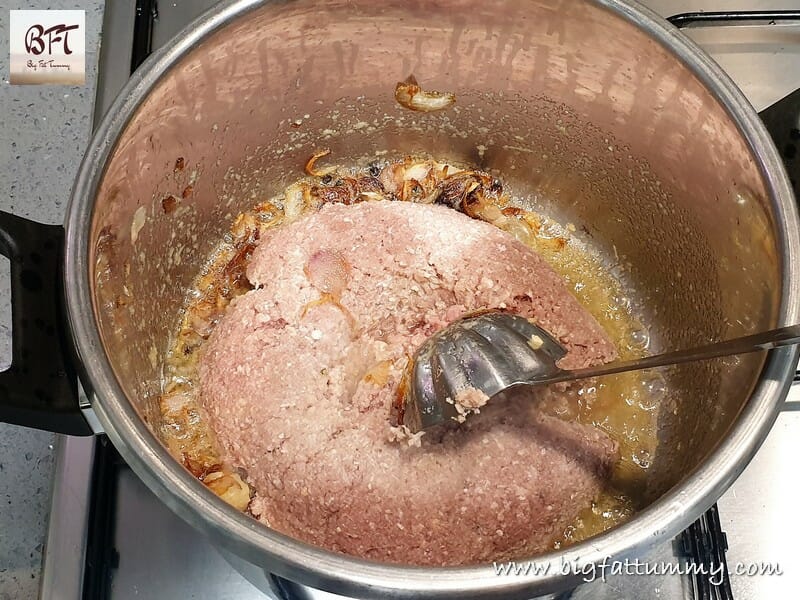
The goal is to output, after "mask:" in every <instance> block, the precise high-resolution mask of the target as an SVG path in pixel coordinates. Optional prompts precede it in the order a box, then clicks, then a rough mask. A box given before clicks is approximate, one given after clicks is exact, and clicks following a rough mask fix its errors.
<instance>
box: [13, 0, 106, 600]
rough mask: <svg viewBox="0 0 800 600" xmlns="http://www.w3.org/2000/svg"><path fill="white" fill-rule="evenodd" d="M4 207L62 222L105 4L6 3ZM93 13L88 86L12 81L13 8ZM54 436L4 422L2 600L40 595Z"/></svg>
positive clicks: (85, 129)
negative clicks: (10, 34)
mask: <svg viewBox="0 0 800 600" xmlns="http://www.w3.org/2000/svg"><path fill="white" fill-rule="evenodd" d="M0 6H1V7H2V8H0V210H4V211H10V212H13V213H15V214H17V215H20V216H24V217H30V218H32V219H35V220H38V221H42V222H45V223H61V222H62V221H63V218H64V211H65V208H66V203H67V199H68V197H69V190H70V187H71V186H72V180H73V178H74V177H75V173H76V171H77V168H78V164H79V162H80V159H81V157H82V156H83V151H84V149H85V147H86V143H87V140H88V136H89V131H90V125H91V122H90V115H91V109H92V103H93V100H94V88H95V83H94V82H95V73H96V63H97V51H98V45H99V41H100V26H101V23H102V17H103V2H102V0H46V1H45V0H34V1H33V2H30V1H28V2H24V1H22V0H10V1H8V0H6V1H4V2H2V3H0ZM21 8H64V9H68V8H69V9H75V8H78V9H80V8H82V9H84V10H86V25H87V39H86V52H87V56H86V75H87V79H86V85H84V86H81V87H69V86H52V85H38V86H37V85H34V86H20V85H10V84H9V83H8V47H9V46H8V20H9V12H8V11H9V9H21ZM7 273H8V267H7V261H5V260H3V264H2V266H0V365H3V366H4V365H7V364H8V363H9V362H10V350H11V341H10V335H11V330H10V317H9V292H8V285H7V282H8V275H7ZM52 443H53V436H52V435H51V434H49V433H43V432H38V431H32V430H29V429H25V428H22V427H13V426H9V425H3V424H0V600H17V599H20V600H23V599H24V600H28V599H29V598H35V597H36V595H37V591H38V586H39V571H40V564H41V560H42V555H41V551H42V542H43V540H44V534H45V527H46V525H47V507H48V506H49V502H50V485H51V476H52V462H53V456H52Z"/></svg>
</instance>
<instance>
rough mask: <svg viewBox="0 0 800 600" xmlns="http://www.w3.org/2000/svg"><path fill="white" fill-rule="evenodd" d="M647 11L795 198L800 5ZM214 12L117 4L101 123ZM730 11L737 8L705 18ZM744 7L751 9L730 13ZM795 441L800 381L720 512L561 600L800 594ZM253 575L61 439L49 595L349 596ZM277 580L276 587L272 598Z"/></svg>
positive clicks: (178, 4) (125, 475)
mask: <svg viewBox="0 0 800 600" xmlns="http://www.w3.org/2000/svg"><path fill="white" fill-rule="evenodd" d="M644 3H645V4H646V5H648V6H649V7H650V8H652V9H654V10H656V11H657V12H659V13H660V14H662V15H663V16H665V17H672V20H673V23H675V24H676V25H678V26H681V27H683V28H684V30H685V32H686V33H687V34H688V35H690V37H692V38H693V39H694V40H695V41H696V42H697V43H699V44H700V45H701V46H702V47H703V48H704V49H705V50H706V51H707V52H709V53H710V54H711V56H712V57H713V58H714V59H715V60H717V62H719V64H720V65H721V66H722V67H723V68H725V69H726V70H727V71H728V73H729V74H730V75H731V76H732V77H733V79H734V80H735V81H736V83H737V84H738V85H739V86H740V87H741V88H742V90H743V91H744V92H745V95H746V96H747V97H748V99H749V100H750V101H751V103H752V104H753V106H754V107H755V108H756V110H758V111H761V116H762V119H763V120H764V122H765V123H766V125H767V128H768V129H769V131H770V133H771V134H772V136H773V138H774V140H775V142H776V145H777V147H778V149H779V150H780V151H781V152H782V153H783V155H784V158H785V162H786V166H787V169H788V171H789V174H790V177H791V178H792V185H793V186H794V189H795V192H796V193H797V192H798V184H800V158H796V157H795V154H796V152H797V146H798V145H800V69H797V67H796V65H797V60H798V58H797V56H798V53H800V11H796V12H795V13H793V14H783V15H782V18H778V17H777V16H776V15H772V14H763V13H764V11H774V10H780V9H784V10H785V9H791V8H795V7H792V6H790V5H791V4H792V3H791V2H778V1H776V2H766V1H755V0H751V1H748V0H735V1H734V0H726V1H725V2H719V3H718V4H717V5H716V6H715V5H714V4H713V2H708V1H705V0H646V1H645V2H644ZM213 4H214V2H213V1H211V0H191V1H190V0H171V1H168V2H167V1H164V0H161V1H160V2H158V3H156V0H114V1H113V2H111V1H110V0H109V1H108V2H107V3H106V8H105V17H104V22H103V32H102V37H103V43H102V47H101V53H100V64H99V75H98V86H97V97H96V104H95V122H97V121H99V119H100V117H102V115H103V114H104V113H105V111H106V110H107V108H108V106H109V105H110V103H111V101H112V100H113V98H114V96H115V95H116V94H117V92H118V91H119V89H120V88H121V87H122V85H123V84H124V83H125V81H126V79H127V78H128V76H129V74H130V73H131V71H132V70H133V69H135V68H136V66H138V65H139V64H140V63H141V62H142V61H143V60H144V59H145V58H146V57H147V55H148V54H149V53H150V51H152V50H153V49H155V48H158V47H159V46H160V45H162V44H164V43H165V42H166V41H167V40H168V39H169V38H170V37H172V36H173V35H174V34H175V33H177V32H178V31H179V30H180V29H182V28H183V27H184V26H185V25H186V24H187V23H188V22H189V21H191V20H192V19H193V18H194V17H196V16H198V15H199V14H200V13H202V12H203V11H205V10H206V9H207V8H209V7H210V6H211V5H213ZM787 4H788V5H789V6H787ZM720 6H723V7H724V8H725V9H726V10H727V11H728V12H725V13H717V14H713V15H710V14H709V13H708V12H706V13H704V14H697V13H701V11H714V10H717V9H719V8H720ZM733 10H738V11H750V13H749V14H741V13H735V12H730V11H733ZM754 11H762V14H756V13H755V12H754ZM795 90H797V91H795ZM796 379H798V378H796ZM798 434H800V386H795V387H794V388H793V389H792V390H791V392H790V394H789V397H788V398H787V400H786V402H785V404H784V405H783V407H782V410H781V412H780V415H779V417H778V420H777V422H776V424H775V426H774V428H773V430H772V432H771V433H770V435H769V437H768V438H767V440H766V442H765V443H764V445H763V447H762V448H761V450H760V451H759V453H758V454H757V456H756V457H755V459H754V460H753V461H752V463H751V464H750V465H749V466H748V467H747V469H746V470H745V471H744V473H743V474H742V475H741V476H740V477H739V479H738V480H737V481H736V483H735V484H734V485H733V486H732V487H731V488H730V490H729V491H728V492H727V493H726V494H725V495H724V496H723V497H722V498H721V499H720V500H719V502H718V503H717V505H715V506H714V507H712V509H710V510H709V511H708V512H707V513H706V514H705V515H703V516H702V517H701V518H700V519H698V521H697V522H696V523H694V524H693V525H692V526H691V527H689V528H688V529H687V530H686V531H684V532H683V533H682V534H681V535H679V536H678V537H677V538H675V540H673V541H671V542H670V543H667V544H664V545H662V546H660V547H658V548H655V549H654V550H653V551H652V552H651V553H650V554H648V555H647V556H642V557H631V558H629V560H628V565H629V566H628V567H625V570H626V571H627V572H628V573H635V574H633V575H631V574H629V575H625V574H616V573H615V572H614V571H613V570H612V569H611V566H610V565H609V568H608V570H607V571H600V570H598V571H595V572H594V573H587V574H586V579H587V580H588V579H594V581H591V582H587V583H586V584H585V585H582V586H579V587H578V588H576V589H575V590H573V591H571V592H567V593H564V594H561V595H559V596H557V597H552V598H553V600H564V599H567V598H572V599H576V600H577V599H579V598H593V599H605V598H608V599H612V598H613V599H615V600H628V599H630V600H641V599H651V598H664V599H665V600H671V599H677V598H694V599H701V598H702V599H709V600H711V599H720V600H723V599H731V598H735V599H736V600H761V599H767V598H788V597H793V596H794V595H795V594H796V593H797V592H796V590H797V589H800V555H798V554H797V553H796V552H795V548H794V543H795V540H796V539H798V537H800V521H798V519H796V518H795V510H796V498H797V493H796V492H797V491H798V487H797V486H798V484H797V483H796V482H797V477H796V470H797V469H796V460H797V459H796V457H797V456H800V435H798ZM637 565H639V566H637ZM647 565H650V566H651V568H655V567H652V566H653V565H655V566H656V567H657V566H658V565H678V566H679V567H680V568H679V569H677V570H678V571H679V572H677V573H656V574H650V575H647V574H641V573H643V572H644V571H646V570H647ZM691 565H705V570H706V573H705V574H703V573H695V574H692V573H691V571H692V568H691ZM254 569H255V568H254ZM667 570H669V569H667ZM699 570H702V569H699ZM687 571H689V574H687ZM768 571H772V573H771V574H768V573H767V572H768ZM254 573H255V574H256V576H257V577H258V578H259V579H260V580H261V585H259V587H256V586H254V585H253V584H251V583H250V581H249V580H248V579H247V578H245V577H244V576H243V575H241V574H240V573H239V571H237V570H234V569H233V568H232V567H231V566H230V564H229V563H228V562H227V561H226V560H225V558H223V556H222V555H221V554H220V553H219V552H218V551H217V550H216V549H215V548H214V546H212V545H211V543H210V542H209V541H208V540H206V539H205V538H204V537H203V536H202V535H201V534H199V533H198V532H196V531H195V530H193V529H192V528H191V527H190V526H189V525H187V524H186V523H184V522H183V521H182V520H181V519H180V518H179V517H177V516H176V515H174V514H173V513H172V512H171V511H170V510H169V509H168V508H167V507H166V506H165V505H164V504H162V503H161V501H159V500H158V499H157V498H156V497H155V496H154V495H153V494H152V493H151V492H150V491H149V490H148V489H147V488H146V487H145V486H144V484H143V483H142V482H141V481H139V479H138V478H137V477H136V475H134V473H133V472H132V471H131V470H130V469H129V468H128V467H127V465H125V463H124V462H123V461H122V460H121V459H120V458H119V456H118V455H117V453H116V451H115V450H114V449H113V447H112V446H111V444H110V442H109V441H108V440H107V439H106V438H105V437H104V436H102V435H101V436H97V437H94V438H74V437H66V436H60V437H59V438H58V441H57V449H56V474H55V481H54V485H53V500H52V510H51V517H50V525H49V530H48V537H47V544H46V549H45V560H44V569H43V573H42V587H41V598H42V599H43V600H54V599H56V598H59V599H61V598H69V599H79V598H89V599H98V598H99V599H106V598H110V599H114V600H124V599H127V598H134V597H137V598H214V599H222V598H237V599H244V600H250V599H252V600H265V599H267V600H277V599H280V600H297V599H312V600H333V599H334V598H340V597H339V596H334V595H332V594H328V593H325V592H319V591H316V590H311V589H308V588H304V587H302V586H299V585H297V584H294V583H292V582H289V581H285V580H281V579H279V578H277V577H272V576H269V575H265V574H264V573H262V572H257V570H255V571H254ZM267 586H269V588H270V589H271V591H264V589H267Z"/></svg>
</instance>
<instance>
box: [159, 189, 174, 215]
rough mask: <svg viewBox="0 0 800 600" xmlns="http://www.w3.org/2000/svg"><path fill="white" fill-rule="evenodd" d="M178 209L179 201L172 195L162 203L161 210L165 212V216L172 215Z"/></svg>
mask: <svg viewBox="0 0 800 600" xmlns="http://www.w3.org/2000/svg"><path fill="white" fill-rule="evenodd" d="M177 207H178V199H177V198H176V197H175V196H173V195H172V194H170V195H169V196H166V197H165V198H164V199H163V200H162V201H161V208H162V209H163V210H164V214H165V215H168V214H170V213H171V212H173V211H174V210H175V209H176V208H177Z"/></svg>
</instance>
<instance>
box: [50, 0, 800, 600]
mask: <svg viewBox="0 0 800 600" xmlns="http://www.w3.org/2000/svg"><path fill="white" fill-rule="evenodd" d="M270 1H273V0H229V1H227V2H225V3H223V4H222V5H220V6H218V7H215V8H213V9H211V10H210V11H208V12H206V13H205V14H203V15H201V16H200V17H199V18H198V19H196V20H195V21H193V22H192V23H191V24H190V25H188V26H187V27H186V28H184V29H183V30H182V31H181V32H180V33H179V34H178V35H177V36H176V37H174V38H173V39H172V40H171V41H170V42H168V43H167V44H166V45H164V46H163V47H161V48H160V49H158V50H157V51H155V52H154V53H153V54H152V55H151V56H150V57H149V58H148V59H147V60H146V61H145V63H144V64H143V65H142V66H141V67H140V68H139V69H138V70H137V71H136V72H135V73H134V74H133V75H132V76H131V78H130V80H129V81H128V82H127V83H126V85H125V86H124V87H123V89H122V91H121V92H120V94H119V96H118V97H117V98H116V100H115V101H114V103H113V104H112V106H111V108H110V109H109V111H108V112H107V113H106V115H105V116H104V117H103V119H102V121H101V122H100V124H99V125H98V126H97V128H96V130H95V132H94V135H93V136H92V139H91V141H90V144H89V147H88V149H87V151H86V154H85V156H84V158H83V161H82V163H81V165H80V169H79V172H78V176H77V179H76V182H75V185H74V187H73V191H72V195H71V198H70V202H69V206H68V210H67V217H66V224H65V227H66V246H65V253H64V256H65V258H64V260H65V264H64V284H65V292H66V305H67V313H68V324H69V327H70V329H71V332H72V336H73V340H74V342H75V346H76V350H77V355H78V359H79V363H80V365H79V368H80V370H81V375H82V377H81V378H82V379H83V381H85V382H87V383H88V384H89V387H90V388H91V389H92V390H93V395H92V406H93V408H94V411H95V413H96V414H97V416H98V418H99V420H100V422H101V423H102V425H103V426H104V428H105V432H106V433H107V435H108V436H109V438H110V439H111V441H112V442H113V443H114V445H115V446H116V448H117V449H118V450H119V452H120V454H121V455H122V456H123V458H124V459H125V461H126V462H127V463H128V464H129V465H130V466H131V468H132V469H133V470H134V472H136V474H137V475H138V476H139V477H140V478H141V479H142V480H143V481H144V482H145V483H146V484H147V486H148V487H149V488H150V489H151V490H153V491H154V492H155V493H156V494H157V495H158V496H159V498H161V499H162V501H164V502H165V503H166V504H167V505H168V506H169V507H170V508H171V509H172V510H174V511H175V512H176V513H178V514H179V515H180V516H181V517H183V518H184V519H186V520H187V521H188V522H190V523H191V524H192V525H194V526H195V527H197V528H199V529H201V530H202V531H204V532H206V533H207V534H209V535H210V536H211V537H212V538H213V539H214V540H215V541H216V542H219V543H221V544H222V545H223V546H225V547H227V548H228V549H229V550H231V551H232V552H234V553H235V554H237V555H239V556H241V557H242V558H244V559H246V560H248V561H250V562H253V563H254V564H257V565H259V566H261V567H264V568H265V569H267V570H269V571H270V572H273V573H275V574H277V575H279V576H282V577H286V578H288V579H291V580H293V581H297V582H302V583H304V584H306V585H311V586H314V587H317V588H320V589H324V590H328V591H333V592H335V593H339V594H347V595H353V596H365V595H366V596H369V597H373V598H389V597H392V598H400V597H419V596H420V595H421V594H424V595H425V596H426V597H431V598H463V597H470V598H488V597H498V596H501V595H502V596H503V597H504V598H517V597H519V598H523V597H524V598H529V597H530V596H531V594H532V593H536V594H540V593H546V592H553V591H557V590H561V589H566V588H568V587H572V586H574V585H577V584H578V583H580V577H581V576H580V572H579V571H577V570H573V571H572V572H570V573H568V574H566V575H565V574H563V573H562V565H564V564H565V563H567V564H570V565H584V564H589V563H597V562H601V561H603V559H604V558H607V557H613V558H621V557H625V556H634V555H638V554H640V552H641V551H642V550H645V549H647V548H649V547H652V546H653V545H654V544H656V543H659V542H662V541H665V540H667V539H669V538H671V537H674V536H675V535H677V534H678V533H679V532H680V531H681V530H683V529H684V528H685V527H687V526H688V525H689V524H690V523H691V522H692V521H693V520H694V519H695V518H696V516H697V515H698V514H700V513H701V512H702V511H704V510H706V509H707V508H708V507H709V506H710V505H712V504H713V503H714V501H715V500H716V499H717V498H718V497H719V496H720V495H721V494H722V493H723V492H724V490H725V489H727V487H728V486H729V485H730V484H731V483H732V482H733V481H734V480H735V479H736V477H737V476H738V475H739V474H740V473H741V472H742V471H743V470H744V468H745V466H746V465H747V463H748V462H749V461H750V459H751V458H752V457H753V455H754V454H755V453H756V451H757V450H758V448H759V447H760V445H761V443H762V442H763V440H764V439H765V438H766V436H767V433H768V432H769V430H770V428H771V426H772V424H773V423H774V421H775V419H776V418H777V414H778V406H779V404H780V403H781V402H782V401H783V400H784V398H785V396H786V393H787V391H788V388H789V386H790V383H791V381H792V377H793V375H794V371H795V365H796V363H797V358H798V349H797V348H796V347H787V348H783V349H779V350H773V351H772V352H771V353H770V354H769V356H768V358H767V360H766V362H765V365H764V368H763V370H762V373H761V376H760V378H759V381H758V383H757V385H756V387H755V389H754V390H753V393H752V395H751V397H750V399H749V401H748V402H747V404H746V405H745V406H744V408H743V409H742V412H741V414H740V416H739V418H738V420H737V422H736V423H735V425H734V426H733V427H732V429H731V431H730V433H729V435H728V437H727V438H726V439H725V440H724V441H723V442H722V443H720V444H719V446H718V447H717V449H716V450H715V451H714V452H713V453H712V454H711V455H710V456H709V457H708V458H707V459H706V461H705V462H704V463H703V464H702V465H701V466H700V467H698V468H697V469H695V471H694V472H693V473H692V474H691V475H690V476H689V477H687V479H686V480H685V481H684V482H682V483H681V484H680V485H677V486H675V487H674V488H673V489H672V490H671V491H670V492H668V493H667V494H665V495H664V496H663V497H662V498H661V499H659V500H658V501H657V502H655V503H654V504H652V505H651V506H649V507H648V508H647V509H645V510H643V511H641V512H640V513H638V514H637V515H636V516H635V517H634V518H632V519H631V520H630V521H629V522H628V523H626V524H624V525H621V526H618V527H616V528H613V529H611V530H609V531H606V532H605V533H603V534H600V535H598V536H596V537H594V538H591V539H589V540H586V541H584V542H581V543H578V544H575V545H573V546H570V547H568V548H566V549H565V550H563V551H560V552H550V553H548V554H545V555H541V556H537V557H534V558H533V559H531V560H530V562H532V563H535V564H536V565H539V566H540V567H541V568H542V569H544V568H547V569H548V571H547V572H546V573H543V572H542V571H540V572H538V573H533V574H527V575H519V576H516V575H515V576H498V575H496V574H495V570H494V568H493V566H492V565H482V566H472V567H447V568H441V567H440V568H426V567H403V566H396V565H387V564H382V563H376V562H372V561H366V560H362V559H356V558H352V557H348V556H345V555H341V554H336V553H333V552H329V551H327V550H322V549H320V548H317V547H314V546H311V545H309V544H306V543H304V542H300V541H298V540H295V539H293V538H290V537H288V536H286V535H283V534H281V533H279V532H277V531H274V530H272V529H269V528H268V527H264V526H263V525H261V524H260V523H258V522H257V521H256V520H254V519H252V518H251V517H249V516H247V515H245V514H244V513H241V512H239V511H236V510H235V509H234V508H232V507H230V506H229V505H227V504H226V503H225V502H223V501H222V500H220V499H219V498H217V496H215V495H214V494H213V493H212V492H211V491H209V490H208V489H206V487H205V486H203V485H202V484H201V483H200V482H199V481H198V480H197V479H195V478H194V477H192V475H191V474H190V473H189V472H188V471H186V470H185V469H184V468H183V467H182V466H181V465H180V464H179V463H178V462H177V461H176V460H174V459H173V458H172V456H170V454H169V453H168V452H167V450H166V448H165V447H164V446H162V444H161V443H160V442H159V441H158V440H157V438H156V436H155V435H154V434H153V433H152V431H151V430H150V429H149V428H148V427H147V425H146V424H145V423H144V421H143V420H142V418H141V417H140V416H139V414H138V413H137V412H136V410H135V408H134V407H133V405H132V404H131V403H130V402H129V401H128V399H127V398H126V396H125V393H124V392H123V390H122V388H121V386H120V385H119V383H118V381H117V379H116V376H115V375H114V371H113V369H112V367H111V364H110V363H109V361H108V360H107V357H106V355H105V352H104V349H103V345H102V342H101V340H100V335H99V330H98V326H97V323H96V321H95V317H94V312H93V309H92V306H93V302H92V297H91V282H90V265H89V264H88V257H89V252H90V248H89V243H90V239H89V231H90V227H91V221H92V213H93V208H94V202H95V199H96V194H97V190H98V187H99V184H100V182H101V180H102V177H103V174H104V173H105V166H106V164H107V161H108V159H109V157H110V156H111V155H112V153H113V151H114V149H115V146H116V142H117V140H118V139H119V136H120V135H121V133H122V132H123V131H124V129H125V127H126V126H127V124H128V122H129V120H130V119H131V117H132V115H133V114H134V113H135V111H136V110H137V108H138V107H139V106H140V104H141V103H142V102H143V101H144V99H145V98H146V97H147V95H148V93H149V91H150V90H151V89H152V88H153V87H154V86H155V85H156V84H157V83H158V82H159V81H160V80H161V78H162V77H163V76H164V75H165V74H166V73H167V72H168V71H169V70H170V68H171V66H172V65H173V64H175V63H176V62H177V61H178V60H180V59H181V58H182V57H184V56H185V55H186V54H188V53H189V52H191V50H192V49H193V48H194V47H195V46H196V45H197V44H198V43H200V42H201V41H202V40H203V39H205V38H206V37H207V36H209V35H210V34H211V33H213V32H215V31H216V30H218V29H219V28H221V27H223V26H225V25H226V24H228V23H229V22H230V21H232V20H234V19H235V18H237V17H239V16H242V15H244V14H246V13H248V12H250V11H252V10H254V9H255V8H258V7H260V6H262V5H263V4H268V3H269V2H270ZM588 1H590V2H592V3H593V4H595V5H597V6H600V7H602V8H604V9H606V10H609V11H611V12H612V13H614V14H616V15H617V16H618V17H620V18H622V19H624V20H625V21H626V22H628V23H629V24H630V25H631V26H633V27H637V28H638V29H640V30H642V31H643V32H644V33H646V34H648V35H649V36H650V37H651V38H652V39H654V40H656V41H657V42H659V43H660V44H661V45H662V46H663V47H665V48H666V49H667V50H668V51H670V52H671V53H672V54H673V55H674V56H675V57H676V58H677V59H678V60H679V61H680V62H681V63H682V64H683V65H684V66H685V67H686V68H688V69H689V70H690V71H691V72H692V73H693V75H694V76H696V77H697V78H698V79H699V80H700V81H701V82H703V84H704V85H705V86H706V87H707V88H708V89H709V90H710V91H711V92H712V93H713V95H714V96H715V98H716V99H717V100H718V101H719V102H720V104H721V105H722V106H723V108H724V109H725V111H726V112H727V114H728V115H729V117H730V118H731V120H732V121H733V122H734V123H735V125H736V126H737V128H738V130H739V132H740V134H741V135H742V136H743V138H744V139H745V141H746V143H747V146H748V148H749V150H750V152H751V153H752V156H753V159H754V160H755V161H756V162H757V164H758V168H759V170H760V173H761V175H762V178H763V180H764V183H765V187H766V189H767V190H768V192H769V195H770V198H769V199H770V202H771V204H772V207H773V209H774V210H775V213H776V215H778V217H779V218H777V219H776V228H777V231H776V234H777V238H778V241H779V251H780V255H781V256H782V258H783V264H782V266H781V270H782V272H781V278H782V285H783V290H784V294H783V297H782V299H781V306H780V309H779V323H778V325H787V324H793V323H797V322H798V321H799V320H800V290H798V275H800V273H799V270H800V262H798V258H799V257H798V248H800V228H798V218H797V209H796V207H795V203H794V197H793V194H792V191H791V187H790V185H789V181H788V178H787V175H786V173H785V171H784V169H783V165H782V162H781V159H780V157H779V155H778V152H777V150H776V149H775V147H774V145H773V143H772V140H771V138H770V137H769V135H768V133H767V131H766V129H765V127H764V126H763V124H762V123H761V121H760V119H759V118H758V116H757V114H756V113H755V111H754V110H753V108H752V107H751V106H750V104H749V102H748V101H747V100H746V99H745V97H744V95H743V94H742V92H741V91H740V90H739V89H738V88H737V87H736V86H735V84H734V83H733V82H732V80H731V79H730V78H729V76H728V75H727V74H726V73H725V72H724V71H722V69H721V68H720V67H719V66H718V65H717V64H716V63H715V62H714V61H713V60H712V59H711V58H710V57H708V56H707V55H706V54H705V53H704V52H703V51H702V50H701V49H700V48H699V47H698V46H696V45H695V44H694V43H693V42H692V41H691V40H689V39H688V38H687V37H686V36H684V35H683V34H682V33H680V32H679V31H678V30H677V29H675V28H674V27H672V26H671V25H670V24H669V23H668V22H666V21H665V20H663V19H662V18H661V17H659V16H658V15H657V14H656V13H654V12H653V11H651V10H650V9H648V8H646V7H643V6H641V5H639V4H638V3H635V2H626V1H623V0H588ZM516 562H517V564H523V563H526V562H529V561H527V560H525V559H523V560H518V561H516ZM548 565H549V566H548Z"/></svg>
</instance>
